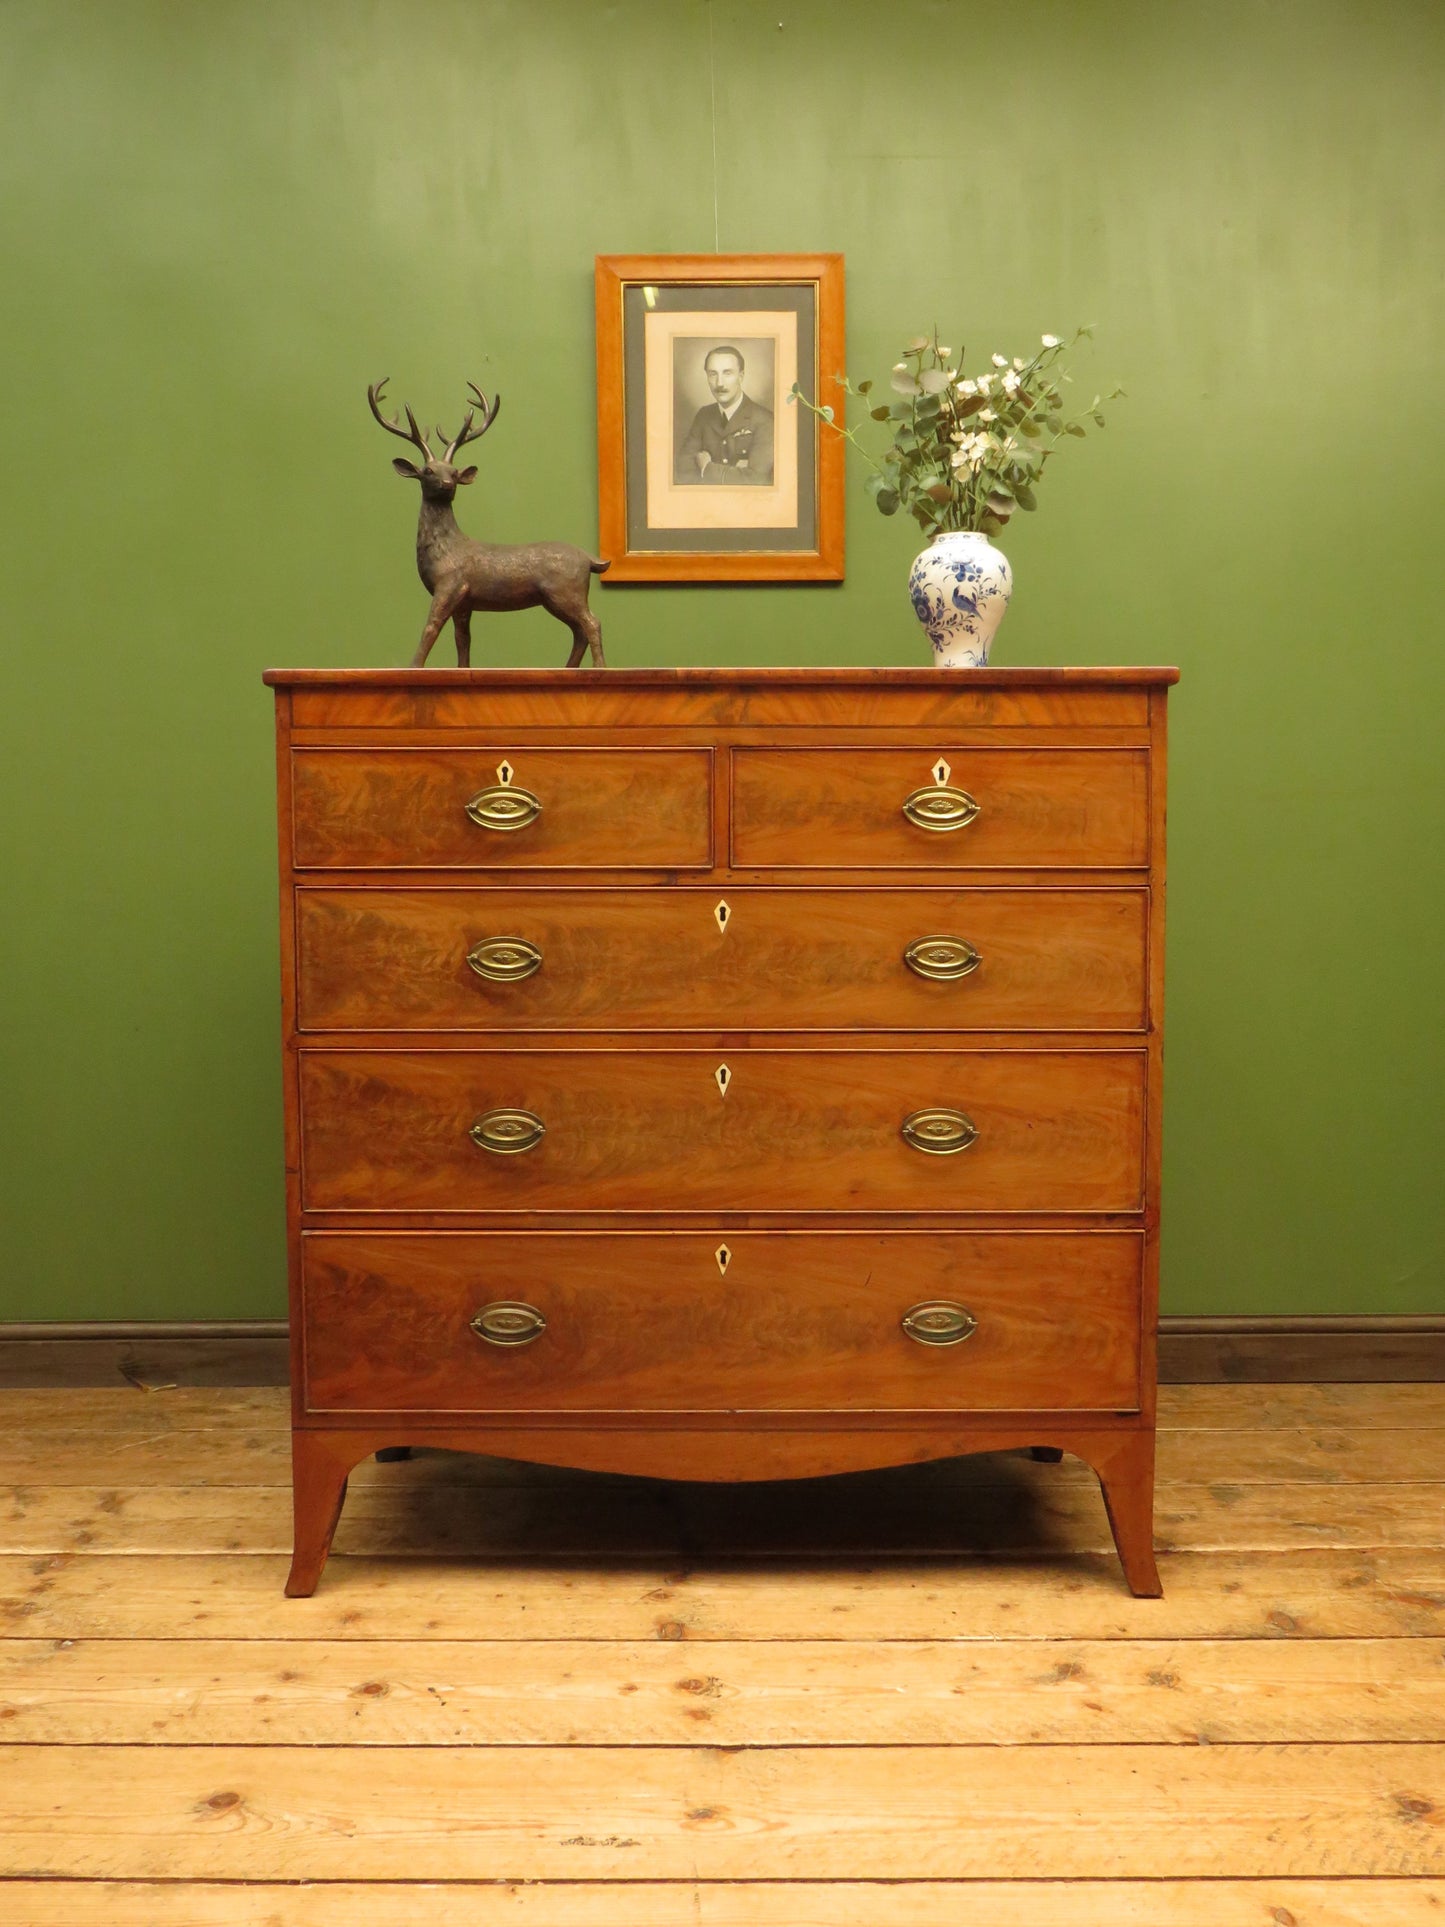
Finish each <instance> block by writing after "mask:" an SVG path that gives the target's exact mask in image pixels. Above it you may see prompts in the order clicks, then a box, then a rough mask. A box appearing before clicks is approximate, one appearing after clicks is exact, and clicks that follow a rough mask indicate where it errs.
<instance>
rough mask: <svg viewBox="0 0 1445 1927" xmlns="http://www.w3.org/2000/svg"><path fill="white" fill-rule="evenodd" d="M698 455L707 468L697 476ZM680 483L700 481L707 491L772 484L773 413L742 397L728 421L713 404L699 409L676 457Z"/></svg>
mask: <svg viewBox="0 0 1445 1927" xmlns="http://www.w3.org/2000/svg"><path fill="white" fill-rule="evenodd" d="M700 452H706V454H707V456H708V458H709V459H708V465H707V468H706V469H705V470H704V471H703V472H702V473H701V474H699V473H698V465H697V458H698V455H699V453H700ZM677 479H678V481H679V482H702V483H703V484H704V485H705V486H707V487H709V488H716V487H717V486H719V485H722V486H723V487H726V486H728V484H730V483H732V484H738V483H742V484H747V483H750V482H751V483H753V484H754V485H755V486H756V485H758V484H761V483H767V482H771V481H772V479H773V411H772V409H771V408H764V407H763V405H762V403H761V402H756V401H754V400H753V398H752V397H751V395H744V396H743V398H742V400H741V401H740V402H739V403H738V405H737V407H736V408H735V409H734V410H733V414H732V418H731V420H729V419H728V418H727V417H726V416H725V415H724V414H723V411H722V410H721V409H720V408H719V407H718V405H717V403H716V402H709V403H708V405H707V407H706V408H699V409H698V411H697V414H696V416H695V417H694V419H693V424H692V427H691V428H690V429H689V430H688V432H687V440H686V441H685V442H684V443H683V445H682V452H681V454H680V455H679V456H678V458H677Z"/></svg>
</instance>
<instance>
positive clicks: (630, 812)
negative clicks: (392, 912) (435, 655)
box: [291, 747, 712, 871]
mask: <svg viewBox="0 0 1445 1927" xmlns="http://www.w3.org/2000/svg"><path fill="white" fill-rule="evenodd" d="M291 821H292V837H293V846H294V850H295V862H296V867H297V868H298V869H302V870H305V869H319V870H328V869H329V870H335V869H458V870H483V871H485V870H565V869H599V868H600V869H607V870H635V869H653V868H659V867H660V868H678V869H708V868H710V867H711V865H712V751H711V750H708V749H645V748H639V749H633V748H626V749H587V748H581V747H577V748H566V749H524V750H518V751H516V752H515V753H513V754H511V755H508V754H507V753H506V752H504V751H502V750H498V749H424V748H416V749H380V748H378V749H298V750H296V751H294V752H293V754H292V758H291Z"/></svg>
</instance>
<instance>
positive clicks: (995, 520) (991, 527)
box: [978, 510, 1004, 535]
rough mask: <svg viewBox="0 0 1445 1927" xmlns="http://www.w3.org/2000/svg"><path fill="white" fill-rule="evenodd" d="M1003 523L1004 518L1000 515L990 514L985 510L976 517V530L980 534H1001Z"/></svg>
mask: <svg viewBox="0 0 1445 1927" xmlns="http://www.w3.org/2000/svg"><path fill="white" fill-rule="evenodd" d="M1003 525H1004V518H1003V517H1002V516H999V515H991V514H989V513H988V511H987V510H985V511H984V513H983V514H982V515H981V516H980V517H979V518H978V532H979V534H980V535H1002V534H1003Z"/></svg>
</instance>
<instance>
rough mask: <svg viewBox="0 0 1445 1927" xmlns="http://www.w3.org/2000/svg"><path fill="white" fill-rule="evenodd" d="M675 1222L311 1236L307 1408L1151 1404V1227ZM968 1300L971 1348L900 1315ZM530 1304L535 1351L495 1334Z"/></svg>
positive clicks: (306, 1261)
mask: <svg viewBox="0 0 1445 1927" xmlns="http://www.w3.org/2000/svg"><path fill="white" fill-rule="evenodd" d="M718 1245H719V1240H718V1239H717V1237H716V1236H694V1235H688V1234H685V1233H684V1234H676V1233H656V1234H648V1233H645V1232H641V1233H635V1234H634V1233H623V1234H614V1235H597V1234H594V1233H574V1234H566V1233H563V1234H547V1233H538V1232H525V1233H519V1234H508V1233H500V1234H498V1233H484V1234H478V1235H474V1236H455V1235H446V1234H437V1233H418V1234H415V1235H412V1236H404V1235H398V1234H389V1235H381V1236H372V1237H366V1236H360V1235H356V1234H349V1235H335V1236H328V1235H324V1234H320V1233H313V1234H309V1235H308V1236H307V1237H306V1238H305V1240H304V1257H303V1266H304V1275H303V1301H304V1305H305V1317H306V1338H305V1357H306V1386H305V1396H306V1404H307V1407H308V1409H310V1410H318V1411H325V1410H335V1411H352V1412H358V1411H409V1412H418V1413H426V1412H428V1411H431V1412H434V1413H438V1414H440V1413H443V1412H453V1411H471V1412H478V1413H482V1412H497V1411H534V1412H542V1411H549V1410H555V1411H573V1412H577V1411H598V1410H612V1411H617V1412H629V1411H630V1412H636V1413H642V1412H648V1411H676V1410H682V1411H689V1410H691V1411H731V1412H743V1411H748V1410H762V1411H787V1410H791V1411H799V1410H809V1409H814V1410H822V1411H830V1410H831V1411H838V1410H843V1411H848V1410H860V1409H868V1408H877V1409H886V1408H888V1407H899V1408H902V1409H905V1410H939V1411H952V1412H955V1413H956V1412H957V1411H958V1410H960V1409H961V1408H969V1409H972V1410H988V1409H995V1410H999V1409H1003V1410H1017V1409H1018V1408H1019V1407H1020V1406H1034V1407H1038V1408H1040V1409H1043V1410H1070V1409H1086V1410H1087V1409H1095V1410H1097V1409H1101V1408H1102V1409H1118V1408H1124V1407H1128V1406H1129V1405H1131V1404H1133V1403H1135V1402H1136V1401H1137V1398H1138V1392H1139V1383H1138V1344H1137V1331H1138V1316H1139V1278H1140V1266H1141V1263H1142V1259H1143V1250H1142V1241H1141V1240H1140V1238H1139V1237H1138V1236H1137V1235H1136V1234H1131V1233H1128V1232H1118V1233H1112V1234H1103V1233H1085V1234H1076V1235H1073V1236H1070V1235H1068V1234H1061V1235H1058V1236H1052V1237H1046V1236H1035V1235H1031V1234H1026V1233H1021V1234H1009V1233H1001V1234H989V1233H983V1234H976V1235H974V1236H970V1237H953V1236H950V1235H947V1234H939V1233H932V1234H928V1233H916V1234H896V1233H881V1234H861V1235H857V1236H853V1235H848V1234H843V1235H836V1234H826V1233H825V1234H794V1233H780V1234H777V1235H769V1234H764V1233H741V1234H739V1235H737V1236H735V1237H730V1238H728V1239H727V1240H726V1248H727V1250H728V1252H729V1253H730V1257H729V1259H728V1264H727V1269H726V1272H725V1273H723V1272H720V1270H719V1266H718V1262H717V1258H716V1251H717V1249H718ZM931 1298H944V1299H949V1300H954V1301H957V1302H959V1303H962V1304H964V1305H966V1307H967V1308H968V1310H969V1311H970V1312H971V1313H972V1315H973V1316H974V1317H975V1318H976V1319H977V1321H978V1328H977V1330H976V1331H975V1332H974V1333H973V1335H972V1336H971V1337H970V1338H968V1339H967V1340H966V1341H965V1342H963V1343H962V1344H958V1345H951V1346H947V1347H935V1346H928V1345H920V1344H917V1343H916V1342H914V1341H913V1340H912V1339H910V1338H908V1337H907V1336H906V1334H905V1333H904V1332H903V1330H902V1327H901V1320H902V1317H903V1314H904V1313H905V1312H906V1311H907V1310H908V1309H909V1307H910V1306H912V1305H916V1304H917V1303H918V1302H919V1301H920V1300H921V1299H931ZM517 1299H522V1300H525V1301H526V1302H527V1303H528V1304H532V1305H535V1306H536V1307H537V1308H538V1309H539V1310H540V1311H541V1312H542V1313H543V1315H544V1317H545V1319H546V1321H547V1323H546V1330H545V1331H544V1332H543V1334H542V1336H541V1337H540V1338H538V1339H536V1340H534V1341H533V1342H532V1343H531V1344H528V1345H525V1346H518V1347H501V1346H496V1345H489V1344H487V1343H485V1342H483V1341H482V1340H481V1339H479V1338H478V1337H477V1335H476V1334H475V1333H474V1332H473V1331H472V1329H471V1325H470V1320H471V1319H472V1318H473V1316H474V1315H475V1314H476V1313H477V1312H478V1311H479V1310H480V1309H481V1307H482V1306H483V1305H484V1304H487V1303H489V1302H493V1301H497V1300H517Z"/></svg>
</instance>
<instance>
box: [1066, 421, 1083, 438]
mask: <svg viewBox="0 0 1445 1927" xmlns="http://www.w3.org/2000/svg"><path fill="white" fill-rule="evenodd" d="M1064 433H1065V434H1066V435H1077V436H1078V438H1079V440H1080V441H1083V440H1084V438H1085V437H1084V424H1083V423H1082V422H1067V423H1065V425H1064Z"/></svg>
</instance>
